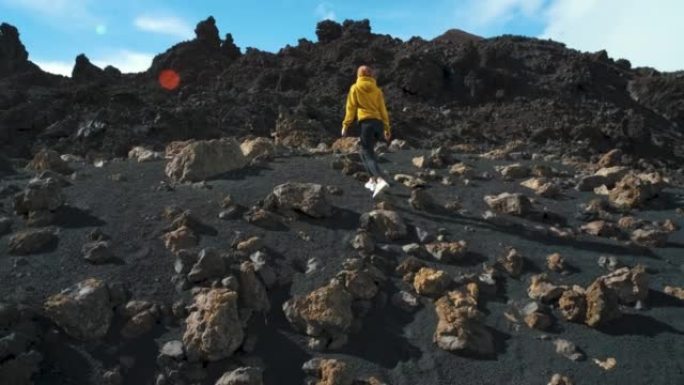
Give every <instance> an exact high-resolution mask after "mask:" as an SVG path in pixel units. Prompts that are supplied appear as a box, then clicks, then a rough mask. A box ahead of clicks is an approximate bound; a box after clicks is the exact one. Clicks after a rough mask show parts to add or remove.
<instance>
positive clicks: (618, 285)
mask: <svg viewBox="0 0 684 385" xmlns="http://www.w3.org/2000/svg"><path fill="white" fill-rule="evenodd" d="M598 279H600V280H601V281H603V283H604V284H605V285H606V287H608V288H609V289H611V290H612V291H614V292H615V294H617V297H618V300H619V301H620V303H623V304H634V303H636V302H637V301H645V300H646V298H647V297H648V290H649V289H648V281H649V279H648V274H646V269H645V268H644V266H642V265H637V266H635V267H634V268H632V269H629V268H627V267H623V268H620V269H617V270H615V271H613V272H612V273H610V274H608V275H604V276H602V277H599V278H598Z"/></svg>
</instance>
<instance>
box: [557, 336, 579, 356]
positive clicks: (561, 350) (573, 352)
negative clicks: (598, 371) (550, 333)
mask: <svg viewBox="0 0 684 385" xmlns="http://www.w3.org/2000/svg"><path fill="white" fill-rule="evenodd" d="M553 344H554V346H555V347H556V353H558V354H560V355H562V356H564V357H565V358H567V359H569V360H572V361H582V360H584V359H585V356H584V354H583V353H582V352H580V351H579V350H578V349H577V346H576V345H575V344H574V343H572V342H570V341H568V340H565V339H561V338H559V339H557V340H555V341H553Z"/></svg>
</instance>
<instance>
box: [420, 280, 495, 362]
mask: <svg viewBox="0 0 684 385" xmlns="http://www.w3.org/2000/svg"><path fill="white" fill-rule="evenodd" d="M435 311H436V312H437V319H438V321H437V328H436V329H435V334H434V336H433V341H434V342H435V343H436V344H437V346H438V347H440V348H441V349H443V350H446V351H450V352H456V353H466V354H475V355H482V356H487V355H491V354H493V353H494V338H493V337H492V334H491V333H490V332H489V330H488V329H487V328H486V327H485V326H484V325H483V324H482V318H483V315H482V313H481V312H480V311H479V310H478V309H477V300H476V299H475V298H473V297H472V296H470V295H468V294H464V293H463V292H460V291H452V292H449V293H448V294H447V295H445V296H443V297H441V298H440V299H438V300H437V301H436V302H435Z"/></svg>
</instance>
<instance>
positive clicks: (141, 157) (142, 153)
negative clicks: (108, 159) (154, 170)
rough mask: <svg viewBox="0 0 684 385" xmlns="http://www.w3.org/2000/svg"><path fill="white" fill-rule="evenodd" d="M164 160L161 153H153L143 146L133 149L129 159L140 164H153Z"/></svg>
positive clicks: (129, 152) (129, 153)
mask: <svg viewBox="0 0 684 385" xmlns="http://www.w3.org/2000/svg"><path fill="white" fill-rule="evenodd" d="M163 158H164V155H163V154H162V153H161V152H157V151H152V150H150V149H148V148H145V147H142V146H136V147H133V148H132V149H131V150H130V151H128V159H132V160H135V161H136V162H138V163H143V162H151V161H154V160H160V159H163Z"/></svg>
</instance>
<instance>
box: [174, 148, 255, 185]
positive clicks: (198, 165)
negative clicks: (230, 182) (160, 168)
mask: <svg viewBox="0 0 684 385" xmlns="http://www.w3.org/2000/svg"><path fill="white" fill-rule="evenodd" d="M247 162H248V160H247V158H246V157H245V156H244V155H243V154H242V150H241V149H240V144H239V143H238V142H237V141H236V140H234V139H226V138H224V139H214V140H200V141H194V142H190V143H189V144H187V145H186V146H184V147H182V149H181V150H180V151H179V152H178V154H177V155H175V156H174V157H173V158H172V159H171V160H170V161H169V162H168V163H167V164H166V175H167V176H168V177H169V178H171V179H172V180H174V181H175V182H197V181H202V180H206V179H210V178H213V177H217V176H219V175H222V174H225V173H227V172H230V171H234V170H238V169H241V168H243V167H244V166H245V165H247Z"/></svg>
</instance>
